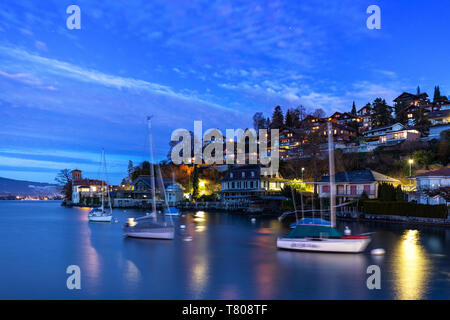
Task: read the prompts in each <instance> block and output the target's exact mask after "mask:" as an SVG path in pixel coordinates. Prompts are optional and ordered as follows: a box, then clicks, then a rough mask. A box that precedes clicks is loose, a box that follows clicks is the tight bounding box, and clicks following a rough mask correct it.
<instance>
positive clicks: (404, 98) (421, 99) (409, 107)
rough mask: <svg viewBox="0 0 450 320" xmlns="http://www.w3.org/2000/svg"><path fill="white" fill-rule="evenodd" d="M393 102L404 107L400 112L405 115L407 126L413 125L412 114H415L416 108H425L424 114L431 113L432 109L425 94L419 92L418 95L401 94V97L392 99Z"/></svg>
mask: <svg viewBox="0 0 450 320" xmlns="http://www.w3.org/2000/svg"><path fill="white" fill-rule="evenodd" d="M394 102H395V103H397V104H401V105H404V108H403V109H402V110H401V111H400V112H401V113H404V114H406V118H407V119H408V125H409V126H413V125H414V113H415V112H416V109H417V108H418V107H423V108H425V110H424V111H425V112H424V113H425V114H427V113H428V112H430V111H432V109H433V105H432V104H431V103H430V101H429V100H428V94H426V93H425V92H421V93H418V94H413V93H408V92H403V93H402V94H401V95H399V96H398V97H397V98H395V99H394Z"/></svg>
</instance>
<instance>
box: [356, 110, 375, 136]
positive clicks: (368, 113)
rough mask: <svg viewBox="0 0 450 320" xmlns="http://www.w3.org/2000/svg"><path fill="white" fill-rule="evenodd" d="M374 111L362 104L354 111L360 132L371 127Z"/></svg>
mask: <svg viewBox="0 0 450 320" xmlns="http://www.w3.org/2000/svg"><path fill="white" fill-rule="evenodd" d="M373 113H374V111H373V109H372V108H371V107H370V106H364V107H362V108H361V109H359V110H358V111H356V115H357V121H358V122H359V123H360V132H364V131H367V130H370V129H372V115H373Z"/></svg>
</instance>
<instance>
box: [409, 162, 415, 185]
mask: <svg viewBox="0 0 450 320" xmlns="http://www.w3.org/2000/svg"><path fill="white" fill-rule="evenodd" d="M408 162H409V178H410V179H409V184H411V182H412V181H411V175H412V174H411V166H412V164H413V162H414V160H413V159H409V160H408Z"/></svg>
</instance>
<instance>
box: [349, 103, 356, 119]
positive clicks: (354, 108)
mask: <svg viewBox="0 0 450 320" xmlns="http://www.w3.org/2000/svg"><path fill="white" fill-rule="evenodd" d="M350 113H351V115H352V116H354V117H356V105H355V101H353V106H352V111H351V112H350Z"/></svg>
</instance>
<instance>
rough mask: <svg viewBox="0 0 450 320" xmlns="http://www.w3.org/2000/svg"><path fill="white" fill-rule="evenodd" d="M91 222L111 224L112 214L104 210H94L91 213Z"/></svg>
mask: <svg viewBox="0 0 450 320" xmlns="http://www.w3.org/2000/svg"><path fill="white" fill-rule="evenodd" d="M88 217H89V221H93V222H111V220H112V214H111V213H110V212H105V210H103V209H102V208H94V209H92V210H91V211H89V216H88Z"/></svg>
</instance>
